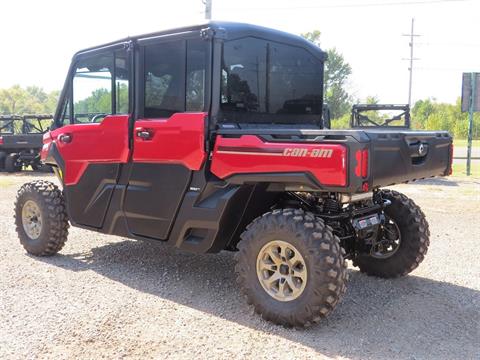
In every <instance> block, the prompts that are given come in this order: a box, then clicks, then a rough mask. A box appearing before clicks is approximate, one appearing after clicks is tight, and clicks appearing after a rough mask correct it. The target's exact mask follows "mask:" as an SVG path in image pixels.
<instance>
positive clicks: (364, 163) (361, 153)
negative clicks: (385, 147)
mask: <svg viewBox="0 0 480 360" xmlns="http://www.w3.org/2000/svg"><path fill="white" fill-rule="evenodd" d="M355 159H356V160H357V165H356V166H355V175H356V176H357V177H361V178H364V179H365V178H366V177H367V176H368V149H363V150H357V152H356V153H355Z"/></svg>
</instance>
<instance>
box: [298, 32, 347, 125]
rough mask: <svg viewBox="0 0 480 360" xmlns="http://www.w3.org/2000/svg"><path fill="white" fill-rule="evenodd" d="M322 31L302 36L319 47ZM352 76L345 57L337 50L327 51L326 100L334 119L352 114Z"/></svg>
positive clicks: (324, 78)
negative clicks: (350, 80) (349, 80)
mask: <svg viewBox="0 0 480 360" xmlns="http://www.w3.org/2000/svg"><path fill="white" fill-rule="evenodd" d="M320 34H321V33H320V31H319V30H313V31H311V32H307V33H304V34H301V36H302V37H303V38H305V39H307V40H309V41H311V42H312V43H314V44H315V45H317V46H320ZM351 74H352V68H351V66H350V64H348V63H347V62H346V61H345V59H344V58H343V55H342V54H341V53H340V52H338V50H337V49H335V48H332V49H328V50H327V61H326V62H325V71H324V76H323V80H324V93H325V94H324V99H325V103H327V104H328V106H329V107H330V113H331V116H332V118H333V119H336V118H339V117H342V116H343V115H345V114H347V113H349V112H350V108H351V105H352V97H351V96H350V94H349V93H348V92H347V90H346V85H347V81H348V78H349V77H350V75H351Z"/></svg>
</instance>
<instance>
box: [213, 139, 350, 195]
mask: <svg viewBox="0 0 480 360" xmlns="http://www.w3.org/2000/svg"><path fill="white" fill-rule="evenodd" d="M346 162H347V148H346V147H345V146H343V145H341V144H327V143H323V144H322V143H315V144H310V143H302V144H299V143H288V142H285V143H269V142H263V141H262V140H261V139H260V138H259V137H257V136H254V135H243V136H241V137H238V138H226V137H223V136H218V137H217V140H216V143H215V148H214V151H213V157H212V166H211V170H212V172H213V173H214V174H215V175H217V176H218V177H220V178H222V179H225V178H228V177H229V176H232V175H235V174H246V173H247V174H248V173H249V174H251V173H276V172H279V173H280V172H281V173H285V172H286V173H288V172H309V173H311V174H312V175H313V176H315V177H316V178H317V180H318V181H319V182H320V183H321V184H323V185H332V186H346V185H347V167H346V166H347V165H346Z"/></svg>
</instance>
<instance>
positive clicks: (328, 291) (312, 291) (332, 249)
mask: <svg viewBox="0 0 480 360" xmlns="http://www.w3.org/2000/svg"><path fill="white" fill-rule="evenodd" d="M241 238H242V240H241V241H240V243H239V244H238V248H239V252H238V253H237V254H236V260H237V266H236V268H235V269H236V272H237V282H238V283H239V284H240V287H241V290H242V292H243V293H244V294H245V295H246V297H247V301H248V303H249V304H253V306H254V308H255V311H256V312H257V313H259V314H261V315H262V317H263V318H264V319H265V320H269V321H272V322H274V323H276V324H280V325H285V326H295V327H304V326H309V325H312V324H314V323H317V322H319V321H320V320H321V319H322V318H324V317H326V316H327V315H329V314H330V313H331V312H332V311H333V309H334V308H335V306H336V305H337V304H338V302H339V301H340V299H341V298H342V296H343V294H344V293H345V290H346V281H347V270H346V262H345V260H344V258H343V249H341V247H340V241H339V239H338V237H336V236H334V235H333V232H332V229H331V228H330V227H329V226H327V225H325V224H324V222H323V220H321V219H318V218H316V217H315V216H314V215H313V214H311V213H307V212H304V211H303V210H299V209H284V210H275V211H273V212H269V213H266V214H264V215H263V216H262V217H260V218H257V219H256V220H255V221H253V222H252V223H251V224H250V225H249V226H248V228H247V230H246V231H245V232H244V233H243V234H242V236H241Z"/></svg>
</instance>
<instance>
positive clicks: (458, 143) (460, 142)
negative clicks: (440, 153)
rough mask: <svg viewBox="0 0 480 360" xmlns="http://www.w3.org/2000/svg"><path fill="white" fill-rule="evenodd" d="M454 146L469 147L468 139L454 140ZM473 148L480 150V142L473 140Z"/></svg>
mask: <svg viewBox="0 0 480 360" xmlns="http://www.w3.org/2000/svg"><path fill="white" fill-rule="evenodd" d="M453 145H454V146H455V147H467V145H468V140H467V139H453ZM472 147H474V148H478V147H480V140H473V141H472Z"/></svg>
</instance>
